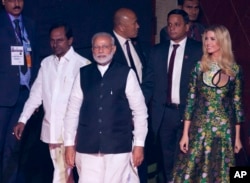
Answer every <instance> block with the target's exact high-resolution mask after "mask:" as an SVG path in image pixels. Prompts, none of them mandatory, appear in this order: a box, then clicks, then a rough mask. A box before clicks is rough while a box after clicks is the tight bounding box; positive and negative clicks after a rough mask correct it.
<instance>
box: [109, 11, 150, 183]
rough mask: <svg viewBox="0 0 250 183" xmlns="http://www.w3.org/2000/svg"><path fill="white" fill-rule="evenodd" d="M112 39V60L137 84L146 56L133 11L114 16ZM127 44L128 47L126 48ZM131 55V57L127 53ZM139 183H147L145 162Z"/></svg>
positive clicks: (141, 74)
mask: <svg viewBox="0 0 250 183" xmlns="http://www.w3.org/2000/svg"><path fill="white" fill-rule="evenodd" d="M113 21H114V27H113V37H114V38H115V45H116V52H115V54H114V57H113V58H114V60H115V61H117V62H120V63H121V64H124V65H128V66H129V67H131V68H132V69H133V70H134V71H135V72H136V75H137V79H138V80H139V82H140V83H141V82H142V77H143V75H144V73H145V71H146V64H147V62H146V54H145V52H144V50H143V49H142V47H141V45H140V42H139V40H138V37H137V36H138V29H139V24H138V22H137V16H136V14H135V12H134V11H132V10H131V9H127V8H120V9H118V10H117V11H116V12H115V15H114V20H113ZM127 44H128V46H127ZM128 47H129V53H131V57H130V56H129V53H128ZM138 172H139V177H140V182H141V183H147V165H146V160H144V161H143V163H142V165H141V166H139V167H138Z"/></svg>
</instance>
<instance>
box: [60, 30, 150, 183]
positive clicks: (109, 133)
mask: <svg viewBox="0 0 250 183" xmlns="http://www.w3.org/2000/svg"><path fill="white" fill-rule="evenodd" d="M115 51H116V46H115V44H114V38H113V37H112V36H111V35H110V34H108V33H104V32H101V33H97V34H95V35H94V36H93V38H92V53H93V58H94V60H95V61H96V62H95V63H92V64H91V65H88V66H86V67H84V68H81V69H80V74H79V75H78V77H77V78H76V81H75V83H74V86H73V89H72V93H71V96H70V100H69V105H68V111H67V113H66V117H65V133H64V137H65V141H64V142H65V143H64V145H65V146H66V162H67V164H68V165H69V166H71V167H73V166H74V163H76V167H77V170H78V174H79V182H81V183H90V182H93V183H125V182H131V183H132V182H133V183H139V178H138V175H137V170H136V167H138V166H139V165H140V164H141V163H142V161H143V158H144V153H143V149H144V148H143V147H144V142H145V138H146V134H147V107H146V105H145V101H144V97H143V94H142V91H141V89H140V86H139V83H138V80H137V78H136V74H135V72H134V71H133V70H132V69H130V68H129V67H128V66H125V65H122V64H119V63H117V62H115V61H113V55H114V53H115ZM76 131H77V135H76ZM75 151H76V153H75ZM75 158H76V159H75Z"/></svg>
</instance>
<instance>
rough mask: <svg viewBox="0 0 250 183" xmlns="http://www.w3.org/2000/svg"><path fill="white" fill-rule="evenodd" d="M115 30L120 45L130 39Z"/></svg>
mask: <svg viewBox="0 0 250 183" xmlns="http://www.w3.org/2000/svg"><path fill="white" fill-rule="evenodd" d="M113 32H114V34H115V36H116V38H117V39H118V41H119V43H120V45H124V44H125V43H126V41H127V40H128V39H125V38H124V37H122V36H120V35H119V34H117V33H116V32H115V31H113Z"/></svg>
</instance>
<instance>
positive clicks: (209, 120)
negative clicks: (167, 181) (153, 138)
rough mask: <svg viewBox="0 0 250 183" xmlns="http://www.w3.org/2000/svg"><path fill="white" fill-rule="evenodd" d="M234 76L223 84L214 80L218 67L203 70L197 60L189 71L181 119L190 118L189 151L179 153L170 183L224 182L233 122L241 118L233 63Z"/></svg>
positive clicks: (230, 155) (231, 163) (236, 69)
mask: <svg viewBox="0 0 250 183" xmlns="http://www.w3.org/2000/svg"><path fill="white" fill-rule="evenodd" d="M233 71H234V72H235V74H236V75H235V77H229V76H227V78H228V80H227V82H226V83H225V84H224V86H221V87H218V86H216V84H215V83H214V78H215V76H216V75H217V74H221V69H220V68H219V66H218V65H217V64H211V66H210V70H209V71H207V72H205V73H203V72H201V70H200V62H199V63H198V64H197V65H196V67H195V68H194V70H193V71H192V73H191V81H190V84H189V86H190V91H189V95H188V99H187V107H186V110H185V116H184V118H185V120H190V121H191V124H190V128H189V150H188V153H186V154H184V153H180V154H179V156H178V158H177V162H176V164H175V168H174V183H228V182H229V167H232V166H235V159H234V149H233V144H234V137H235V124H236V123H240V122H242V121H243V111H242V103H241V93H242V78H241V77H242V73H241V71H240V68H239V66H238V65H236V64H234V65H233Z"/></svg>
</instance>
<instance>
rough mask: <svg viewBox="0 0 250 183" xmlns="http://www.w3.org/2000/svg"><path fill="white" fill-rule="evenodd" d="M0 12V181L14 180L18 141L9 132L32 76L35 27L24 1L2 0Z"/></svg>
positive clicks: (18, 114)
mask: <svg viewBox="0 0 250 183" xmlns="http://www.w3.org/2000/svg"><path fill="white" fill-rule="evenodd" d="M2 4H3V6H4V10H1V13H0V25H1V28H0V40H1V41H0V55H1V62H0V85H1V86H2V87H3V88H2V89H1V90H0V182H1V183H16V181H17V180H16V179H17V178H16V177H17V171H18V168H19V156H20V142H19V141H18V140H16V138H15V136H14V135H13V134H12V132H13V127H14V125H15V124H16V122H17V120H18V117H19V116H20V113H21V112H22V109H23V105H24V103H25V101H26V99H27V98H28V96H29V90H30V86H31V84H32V82H33V79H34V78H35V77H36V74H37V69H36V66H37V65H39V64H38V63H37V61H38V59H37V54H36V43H37V41H38V40H37V39H36V27H35V23H34V22H33V21H32V20H31V19H29V18H27V17H25V16H23V15H22V11H23V7H24V0H2Z"/></svg>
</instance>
